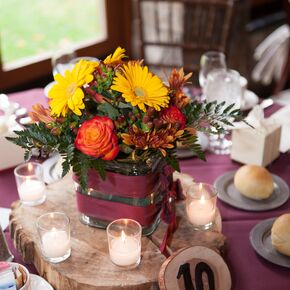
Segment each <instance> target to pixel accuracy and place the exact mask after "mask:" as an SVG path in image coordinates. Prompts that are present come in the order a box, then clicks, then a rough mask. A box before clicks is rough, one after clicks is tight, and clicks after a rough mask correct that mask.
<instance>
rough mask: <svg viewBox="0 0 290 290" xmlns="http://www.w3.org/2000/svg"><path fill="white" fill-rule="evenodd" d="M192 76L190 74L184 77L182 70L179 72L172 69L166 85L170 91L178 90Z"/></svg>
mask: <svg viewBox="0 0 290 290" xmlns="http://www.w3.org/2000/svg"><path fill="white" fill-rule="evenodd" d="M191 76H192V73H189V74H187V75H184V71H183V68H181V69H180V70H179V71H177V70H176V69H173V70H172V72H171V74H170V76H169V78H168V83H169V87H170V89H171V90H180V89H182V87H183V86H184V85H185V83H186V82H187V81H188V80H189V78H190V77H191Z"/></svg>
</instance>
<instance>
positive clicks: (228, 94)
mask: <svg viewBox="0 0 290 290" xmlns="http://www.w3.org/2000/svg"><path fill="white" fill-rule="evenodd" d="M205 97H206V100H207V101H208V102H213V101H217V102H218V103H221V102H223V101H224V102H225V105H224V108H225V107H226V106H229V105H231V104H235V105H234V107H233V108H234V109H239V108H240V106H241V98H242V89H241V84H240V74H239V73H238V72H237V71H235V70H231V69H215V70H212V71H211V72H210V73H209V74H208V75H207V80H206V85H205ZM209 143H210V145H209V149H210V151H212V152H213V153H215V154H229V153H230V148H231V141H230V140H227V139H226V138H225V134H219V135H218V138H209Z"/></svg>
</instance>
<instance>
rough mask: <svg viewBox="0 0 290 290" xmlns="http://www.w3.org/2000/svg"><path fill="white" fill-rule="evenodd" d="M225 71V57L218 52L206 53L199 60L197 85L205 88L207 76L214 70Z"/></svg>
mask: <svg viewBox="0 0 290 290" xmlns="http://www.w3.org/2000/svg"><path fill="white" fill-rule="evenodd" d="M219 68H223V69H226V56H225V54H224V53H222V52H219V51H208V52H206V53H204V54H203V55H202V56H201V58H200V70H199V84H200V86H201V88H202V89H204V88H205V84H206V79H207V75H208V74H209V73H210V72H211V71H212V70H214V69H219Z"/></svg>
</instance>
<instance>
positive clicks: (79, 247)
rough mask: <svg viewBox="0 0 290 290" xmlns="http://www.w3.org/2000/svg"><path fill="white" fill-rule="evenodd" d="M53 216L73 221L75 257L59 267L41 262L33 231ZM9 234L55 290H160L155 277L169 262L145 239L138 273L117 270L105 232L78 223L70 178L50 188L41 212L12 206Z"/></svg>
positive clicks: (73, 249)
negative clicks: (39, 219)
mask: <svg viewBox="0 0 290 290" xmlns="http://www.w3.org/2000/svg"><path fill="white" fill-rule="evenodd" d="M51 211H62V212H65V213H66V214H67V215H68V216H69V218H70V221H71V238H72V254H71V257H69V258H68V259H67V260H66V261H64V262H62V263H59V264H52V263H49V262H47V261H45V260H44V259H43V257H42V255H41V252H40V246H39V240H38V235H37V231H36V226H35V221H36V219H37V217H39V216H40V215H42V214H44V213H47V212H51ZM10 233H11V237H12V239H13V240H14V244H15V246H16V248H17V249H18V251H19V252H20V253H21V255H22V257H23V259H24V261H26V262H28V263H33V264H34V265H35V267H36V269H37V270H38V272H39V275H41V276H43V277H44V278H45V279H46V280H47V281H48V282H49V283H50V284H51V285H52V286H53V287H54V288H55V289H57V290H60V289H61V290H70V289H75V290H76V289H77V290H82V289H86V290H93V289H94V290H95V289H120V288H122V289H158V286H157V285H158V282H157V273H158V272H159V269H160V266H161V264H162V263H163V261H164V260H165V257H164V256H163V255H161V254H160V252H159V250H158V247H157V246H156V245H154V244H153V243H152V241H150V240H149V239H148V238H146V237H144V238H143V239H142V259H141V263H140V265H139V266H138V267H137V268H136V269H134V270H130V271H124V270H122V269H120V268H118V267H117V266H115V265H113V264H112V263H111V261H110V258H109V253H108V246H107V236H106V231H105V230H102V229H97V228H92V227H89V226H86V225H83V224H82V223H80V221H79V217H78V211H77V209H76V202H75V199H74V189H73V182H72V179H71V176H67V177H65V178H64V179H63V180H61V181H60V182H58V183H55V184H53V185H50V186H48V187H47V200H46V202H45V203H44V204H42V205H40V206H36V207H25V206H22V205H21V204H20V202H16V203H14V204H13V207H12V213H11V216H10ZM150 287H151V288H150Z"/></svg>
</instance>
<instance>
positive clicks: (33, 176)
mask: <svg viewBox="0 0 290 290" xmlns="http://www.w3.org/2000/svg"><path fill="white" fill-rule="evenodd" d="M14 176H15V180H16V185H17V190H18V195H19V198H20V200H21V203H22V204H23V205H28V206H34V205H39V204H41V203H43V202H44V201H45V198H46V196H45V184H44V181H43V167H42V165H41V164H39V163H36V162H27V163H23V164H20V165H18V166H17V167H16V168H15V169H14Z"/></svg>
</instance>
